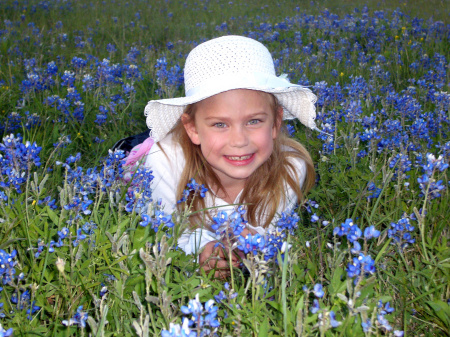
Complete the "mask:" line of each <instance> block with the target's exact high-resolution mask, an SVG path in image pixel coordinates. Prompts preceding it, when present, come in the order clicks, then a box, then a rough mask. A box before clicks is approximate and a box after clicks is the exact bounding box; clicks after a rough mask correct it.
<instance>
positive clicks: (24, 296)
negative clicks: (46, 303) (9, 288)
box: [11, 290, 41, 320]
mask: <svg viewBox="0 0 450 337" xmlns="http://www.w3.org/2000/svg"><path fill="white" fill-rule="evenodd" d="M11 303H14V304H16V306H17V308H18V309H20V310H24V309H26V312H27V314H28V315H27V318H28V319H30V320H31V318H32V317H31V315H33V314H34V313H36V312H37V311H38V310H39V309H41V307H39V306H37V305H35V303H36V301H33V302H31V294H30V292H29V291H28V290H25V291H24V292H22V293H21V294H20V295H19V296H17V292H15V293H13V294H12V295H11Z"/></svg>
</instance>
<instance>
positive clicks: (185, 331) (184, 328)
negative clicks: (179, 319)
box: [161, 317, 198, 337]
mask: <svg viewBox="0 0 450 337" xmlns="http://www.w3.org/2000/svg"><path fill="white" fill-rule="evenodd" d="M197 336H198V335H197V333H196V332H195V331H191V329H189V319H188V318H187V317H184V318H183V323H182V325H180V324H174V323H170V325H169V330H162V331H161V337H197Z"/></svg>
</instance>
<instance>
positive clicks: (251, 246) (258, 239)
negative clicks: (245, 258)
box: [237, 234, 265, 255]
mask: <svg viewBox="0 0 450 337" xmlns="http://www.w3.org/2000/svg"><path fill="white" fill-rule="evenodd" d="M238 242H239V245H238V246H237V248H238V249H240V250H242V251H243V252H244V253H245V254H248V253H252V254H253V255H256V254H258V252H259V251H261V250H262V249H263V248H264V246H265V240H264V237H263V236H261V235H260V234H255V235H251V234H248V235H247V236H246V237H245V238H244V237H243V236H241V235H239V237H238Z"/></svg>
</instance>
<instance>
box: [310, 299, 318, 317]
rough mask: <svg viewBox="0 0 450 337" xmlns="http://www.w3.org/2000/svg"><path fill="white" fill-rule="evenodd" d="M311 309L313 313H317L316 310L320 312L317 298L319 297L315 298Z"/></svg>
mask: <svg viewBox="0 0 450 337" xmlns="http://www.w3.org/2000/svg"><path fill="white" fill-rule="evenodd" d="M309 310H310V311H311V313H313V314H315V313H316V312H318V311H319V310H320V306H319V301H318V300H317V298H315V299H314V301H313V304H312V306H311V308H310V309H309Z"/></svg>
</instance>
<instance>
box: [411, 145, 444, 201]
mask: <svg viewBox="0 0 450 337" xmlns="http://www.w3.org/2000/svg"><path fill="white" fill-rule="evenodd" d="M418 160H420V158H418ZM420 166H421V168H422V170H423V172H424V174H423V175H422V176H421V177H419V178H417V181H418V183H419V186H420V190H421V193H420V196H422V197H423V196H425V195H427V196H428V199H430V200H432V199H435V198H438V197H440V196H441V192H442V190H444V189H445V188H446V186H445V185H444V184H443V181H442V180H438V181H435V179H434V174H435V172H443V171H445V170H447V168H448V163H447V162H445V159H444V157H443V156H439V157H438V158H436V157H435V156H434V155H433V154H431V153H427V155H426V163H425V164H422V165H420Z"/></svg>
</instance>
